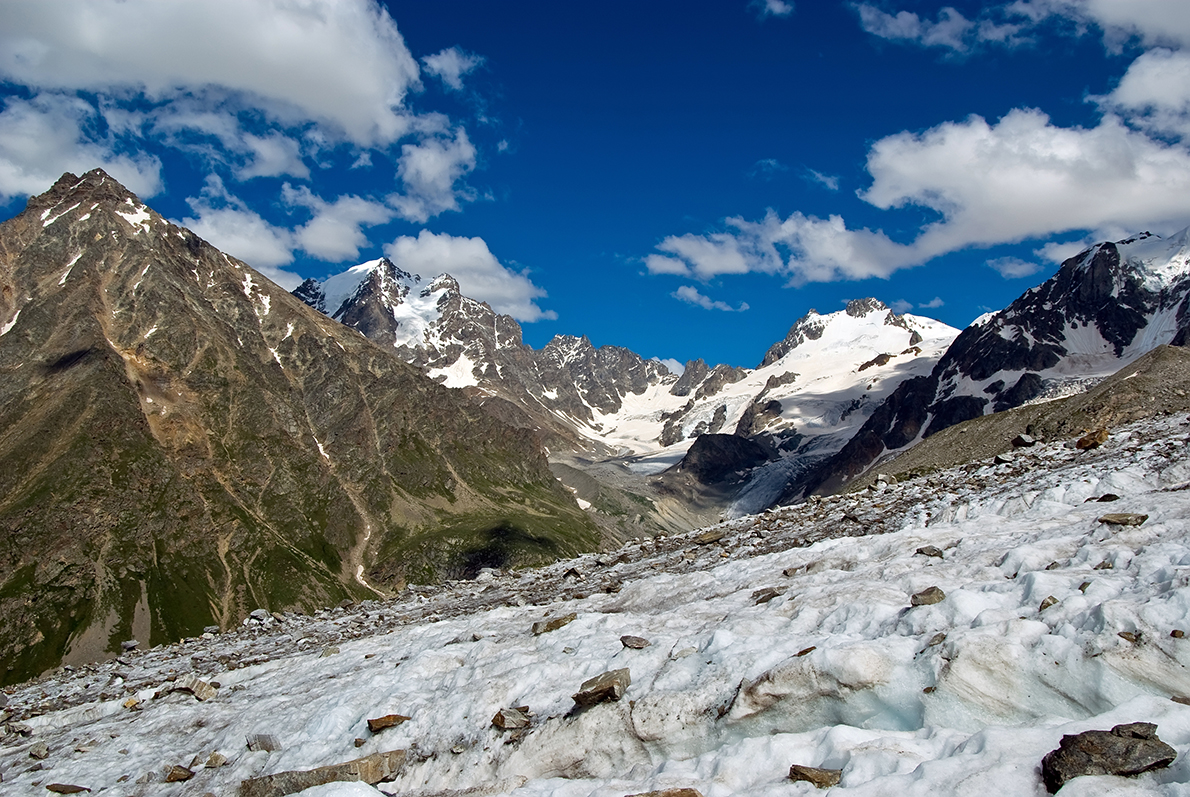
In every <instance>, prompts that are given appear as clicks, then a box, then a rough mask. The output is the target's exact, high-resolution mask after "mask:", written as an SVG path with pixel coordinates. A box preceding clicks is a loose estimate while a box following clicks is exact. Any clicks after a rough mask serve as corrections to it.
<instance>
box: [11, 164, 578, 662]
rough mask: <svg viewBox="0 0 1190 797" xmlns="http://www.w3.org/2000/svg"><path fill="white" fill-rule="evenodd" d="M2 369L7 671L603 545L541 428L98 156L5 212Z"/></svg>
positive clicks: (79, 658) (380, 321) (94, 655)
mask: <svg viewBox="0 0 1190 797" xmlns="http://www.w3.org/2000/svg"><path fill="white" fill-rule="evenodd" d="M371 320H372V321H373V322H375V323H376V324H383V323H384V321H385V319H384V318H383V317H379V318H373V319H371ZM357 323H361V324H362V323H364V321H363V319H362V317H361V318H360V319H357ZM0 374H3V378H2V379H0V541H2V544H0V615H2V616H3V617H4V618H5V620H4V623H3V625H2V626H0V662H3V668H4V669H3V671H2V672H0V682H13V681H17V680H21V679H23V678H26V677H29V676H30V675H35V674H37V673H38V672H40V671H42V670H44V669H45V668H46V667H49V666H51V665H53V664H56V663H58V662H59V661H66V662H68V663H69V662H72V661H84V660H89V659H93V658H102V657H103V655H104V654H105V653H108V652H111V651H118V650H119V646H120V643H121V641H123V640H127V639H130V638H133V637H135V638H137V639H138V640H139V641H140V642H141V643H142V644H156V643H159V642H164V641H168V640H176V639H178V638H180V637H182V636H194V635H196V634H198V633H200V632H201V631H202V630H203V628H204V627H205V626H208V625H218V626H222V627H227V626H228V625H229V624H231V623H235V622H238V620H239V619H240V618H241V617H243V616H244V614H245V613H246V612H247V611H248V610H251V609H255V608H257V607H264V608H266V609H272V610H287V609H307V610H308V609H311V608H314V607H317V606H325V605H330V604H333V603H337V602H338V601H340V600H342V599H344V598H347V597H352V598H362V597H369V596H377V595H383V594H388V593H389V592H390V591H391V590H392V589H394V588H398V587H400V586H401V585H403V584H404V583H405V582H406V581H410V582H413V581H420V582H424V581H432V580H436V579H439V578H442V577H460V576H465V575H467V574H469V573H473V572H476V571H478V569H479V568H481V567H484V566H500V565H503V564H510V563H515V562H523V563H528V562H540V561H545V560H552V559H554V558H556V557H557V556H559V555H568V554H571V553H574V552H578V551H582V550H590V549H592V548H593V547H594V546H595V544H596V542H597V538H598V532H597V530H596V529H595V527H594V526H593V524H592V523H591V522H590V520H589V519H588V518H587V517H586V516H585V515H584V514H583V513H582V512H581V510H580V509H579V508H578V506H577V504H576V503H575V501H574V499H573V497H572V496H571V495H570V494H568V493H567V492H566V491H565V490H564V489H563V488H562V487H561V485H560V484H559V483H558V482H557V481H556V480H555V479H554V478H553V477H552V475H551V474H550V471H549V469H548V464H547V462H546V458H545V455H544V452H543V451H542V450H541V447H540V445H539V443H538V441H537V440H536V438H535V437H534V436H533V435H532V434H530V433H527V432H526V431H524V430H518V429H515V428H512V427H510V426H508V425H507V424H504V423H502V422H500V421H498V420H497V419H495V418H494V417H493V416H492V415H491V414H490V413H485V412H483V411H481V410H480V409H478V408H477V407H475V405H474V404H472V403H471V402H469V401H466V400H464V398H463V397H462V396H460V395H458V393H457V392H456V391H451V390H449V389H447V388H445V387H442V386H441V385H438V384H435V383H434V382H433V381H431V380H429V379H426V378H425V377H424V376H423V375H422V374H421V373H420V372H419V371H418V370H417V369H415V368H412V367H410V366H409V365H407V364H406V363H404V362H401V361H400V359H399V358H397V357H394V356H393V352H392V350H391V348H382V347H379V346H376V345H375V344H373V343H371V342H370V341H368V340H367V339H365V338H364V337H361V336H360V335H358V334H356V333H355V332H353V331H351V330H349V329H347V328H346V327H344V326H342V325H340V324H337V323H334V322H332V321H331V320H329V319H328V318H326V317H325V316H324V315H322V314H320V313H317V312H315V311H313V310H312V309H310V308H309V307H307V306H306V305H305V304H303V303H302V302H300V301H298V300H296V299H295V298H294V297H292V296H290V295H289V294H288V293H287V292H286V291H284V290H282V289H281V288H279V287H277V286H276V285H274V284H272V283H271V282H269V281H268V280H267V279H265V278H264V277H262V276H261V275H260V274H258V273H257V272H255V271H253V270H252V269H251V268H249V267H248V266H246V265H245V264H243V263H241V262H239V261H237V260H235V259H234V258H230V257H228V256H227V255H225V254H223V253H221V252H219V251H218V250H217V249H215V248H214V247H212V246H210V245H209V244H207V243H206V242H205V241H203V240H201V239H200V238H198V237H197V236H195V235H194V234H193V233H191V232H190V231H188V230H185V229H183V228H180V227H177V226H175V225H173V224H171V223H169V222H168V221H166V220H165V219H163V218H162V217H161V216H159V215H158V214H156V213H155V212H153V211H152V210H151V209H149V208H147V207H146V206H144V205H143V204H142V203H141V202H140V201H139V200H138V199H137V198H136V197H135V196H133V195H132V194H131V193H130V192H128V191H127V190H126V189H125V188H123V187H122V186H120V185H119V184H118V183H116V182H115V181H114V180H112V179H111V178H110V177H109V176H107V175H106V174H104V173H103V172H102V171H99V170H96V171H93V172H90V173H88V174H86V175H84V176H82V177H81V178H79V177H75V176H74V175H69V174H67V175H64V176H63V177H62V179H61V180H59V181H58V182H57V183H56V184H55V185H54V186H53V187H52V188H51V189H50V190H49V191H48V192H47V193H45V194H43V195H41V196H38V197H34V198H32V199H31V200H30V201H29V203H28V206H27V208H26V210H25V211H24V212H23V213H21V214H20V215H19V216H17V217H15V218H13V219H10V220H9V221H7V222H4V223H3V225H0Z"/></svg>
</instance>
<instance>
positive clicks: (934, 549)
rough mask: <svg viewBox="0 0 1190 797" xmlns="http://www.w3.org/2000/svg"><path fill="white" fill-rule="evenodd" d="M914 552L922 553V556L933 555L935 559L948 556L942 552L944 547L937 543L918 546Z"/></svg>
mask: <svg viewBox="0 0 1190 797" xmlns="http://www.w3.org/2000/svg"><path fill="white" fill-rule="evenodd" d="M914 553H915V554H918V555H921V556H932V557H934V558H935V559H945V558H946V557H945V556H944V555H943V553H942V549H941V548H939V547H938V546H936V545H923V546H921V547H920V548H918V549H917V550H916V551H914Z"/></svg>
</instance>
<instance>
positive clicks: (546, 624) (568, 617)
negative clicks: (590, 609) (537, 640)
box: [533, 613, 578, 636]
mask: <svg viewBox="0 0 1190 797" xmlns="http://www.w3.org/2000/svg"><path fill="white" fill-rule="evenodd" d="M577 619H578V615H577V614H573V613H572V614H564V615H562V616H561V617H553V618H550V619H549V620H538V621H537V622H536V623H534V624H533V633H534V634H536V635H537V636H541V635H542V634H548V633H549V632H550V631H557V630H558V629H559V628H561V627H562V626H564V625H569V624H570V623H573V622H574V621H575V620H577Z"/></svg>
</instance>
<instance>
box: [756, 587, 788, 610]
mask: <svg viewBox="0 0 1190 797" xmlns="http://www.w3.org/2000/svg"><path fill="white" fill-rule="evenodd" d="M784 594H785V587H764V588H763V589H758V590H756V591H755V592H753V593H752V600H753V602H754V603H755V604H756V605H757V606H759V605H760V604H762V603H768V602H769V601H771V600H772V599H773V598H777V597H780V596H781V595H784Z"/></svg>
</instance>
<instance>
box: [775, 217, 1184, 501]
mask: <svg viewBox="0 0 1190 797" xmlns="http://www.w3.org/2000/svg"><path fill="white" fill-rule="evenodd" d="M1188 238H1190V231H1187V230H1183V231H1181V232H1179V233H1178V234H1177V235H1174V236H1171V237H1170V239H1168V240H1164V239H1162V238H1160V237H1159V236H1156V235H1152V234H1151V233H1141V234H1139V235H1136V236H1133V237H1130V238H1127V239H1124V240H1122V241H1118V242H1110V241H1108V242H1103V243H1100V244H1096V245H1095V246H1093V247H1090V248H1089V249H1087V250H1085V251H1083V252H1080V253H1079V254H1077V255H1075V256H1074V257H1071V258H1069V259H1067V260H1066V261H1065V262H1064V263H1062V265H1061V267H1059V269H1058V272H1057V273H1056V274H1055V275H1054V276H1053V277H1051V278H1050V279H1048V280H1046V281H1045V282H1044V283H1042V284H1041V285H1039V286H1037V287H1035V288H1030V289H1029V290H1027V291H1025V293H1024V294H1022V295H1021V296H1020V297H1019V298H1018V299H1016V300H1015V301H1014V302H1012V304H1010V305H1009V306H1008V307H1006V308H1004V309H1003V310H1001V311H999V312H996V313H990V314H986V315H983V316H980V317H979V318H978V319H976V320H975V321H974V322H973V323H972V324H971V325H970V326H968V327H967V328H966V329H965V330H963V332H962V334H960V335H959V336H958V337H957V338H956V339H955V341H954V343H953V344H952V345H951V346H950V348H948V349H947V350H946V353H945V354H944V355H943V356H942V357H941V359H939V361H938V363H937V365H936V366H935V367H934V369H933V371H932V372H931V373H930V374H929V375H928V376H922V377H920V378H918V379H913V380H909V381H907V382H906V383H905V384H904V385H902V386H901V387H899V388H898V389H897V391H896V392H895V393H894V394H893V395H892V396H890V397H889V399H888V400H887V401H886V403H885V405H884V406H882V407H880V408H879V409H877V410H876V412H875V413H873V415H872V417H871V418H870V419H869V420H868V422H867V423H865V425H864V427H863V428H862V429H860V430H859V432H858V433H857V434H856V436H855V438H853V439H852V440H851V441H850V442H849V443H848V444H847V446H846V448H845V449H844V450H842V451H841V452H840V453H839V454H838V455H837V457H835V459H834V460H833V461H832V462H830V463H827V464H826V465H825V466H824V467H823V469H822V470H821V471H820V472H818V473H817V474H815V475H813V476H812V477H810V478H809V479H808V483H809V485H810V486H809V488H808V489H818V490H820V491H830V490H833V489H837V488H838V486H839V485H840V484H842V483H844V482H846V481H847V480H849V479H851V478H853V477H855V476H856V475H858V474H860V473H862V472H863V471H864V469H866V468H867V467H868V466H869V465H870V464H871V463H872V462H873V461H875V460H876V459H877V458H878V457H881V456H884V452H886V451H895V450H898V449H901V448H904V447H906V446H909V445H912V444H913V443H914V442H915V441H917V440H919V439H921V438H922V437H924V436H928V435H931V434H934V433H936V432H938V431H940V430H942V429H945V428H948V427H950V426H953V425H955V424H957V423H961V422H963V421H966V420H970V419H972V418H976V417H979V416H980V415H984V414H987V413H990V412H999V411H1001V410H1005V409H1009V408H1012V407H1017V406H1020V405H1021V404H1024V403H1025V402H1028V401H1032V400H1035V399H1039V398H1043V397H1045V396H1047V395H1059V394H1061V393H1062V392H1063V391H1064V390H1065V389H1066V388H1065V386H1066V385H1067V384H1069V383H1072V382H1073V383H1083V382H1085V381H1086V380H1094V379H1100V378H1103V377H1106V376H1107V375H1109V374H1111V373H1113V372H1115V371H1116V370H1118V369H1119V368H1121V367H1123V366H1124V365H1125V364H1127V363H1129V362H1132V361H1133V360H1135V359H1137V358H1138V357H1140V356H1141V355H1143V354H1145V353H1146V352H1148V351H1151V350H1152V349H1154V348H1156V347H1157V346H1159V345H1161V344H1166V343H1173V344H1175V345H1186V344H1187V342H1190V247H1188V245H1187V241H1188ZM800 494H801V487H799V486H798V485H791V487H790V489H789V490H788V491H787V492H786V494H785V496H784V499H783V500H792V499H794V498H796V497H797V496H799V495H800Z"/></svg>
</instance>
